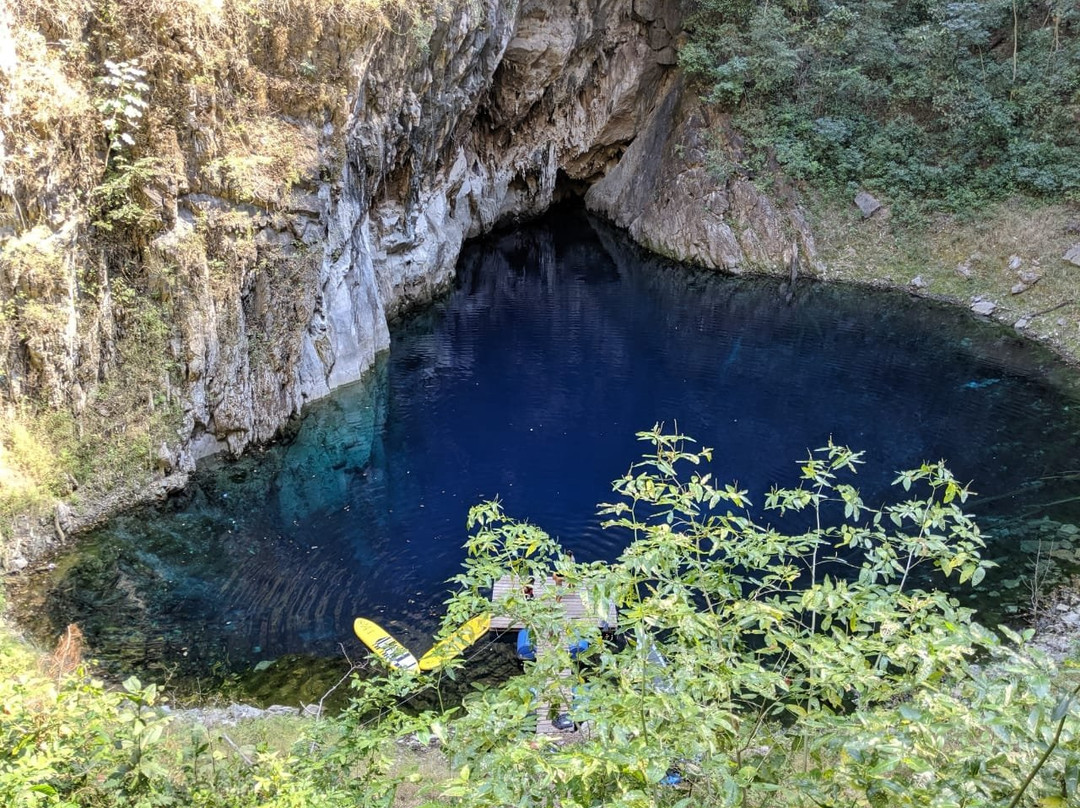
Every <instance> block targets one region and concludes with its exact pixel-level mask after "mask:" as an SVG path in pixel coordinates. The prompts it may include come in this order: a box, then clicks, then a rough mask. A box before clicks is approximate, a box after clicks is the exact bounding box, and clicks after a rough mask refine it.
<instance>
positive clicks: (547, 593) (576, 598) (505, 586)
mask: <svg viewBox="0 0 1080 808" xmlns="http://www.w3.org/2000/svg"><path fill="white" fill-rule="evenodd" d="M524 588H525V587H524V584H523V583H522V582H521V581H520V580H519V579H517V578H514V577H512V576H510V575H507V576H505V577H503V578H500V579H499V580H498V581H496V582H495V586H494V587H492V590H491V602H492V604H493V605H494V607H495V608H494V611H493V613H492V617H491V627H492V628H494V629H511V628H525V626H523V625H522V624H521V623H515V622H513V621H512V620H511V619H510V618H509V617H507V616H506V615H501V614H499V608H498V606H499V602H500V601H503V600H505V599H506V597H507V596H508V595H510V594H511V593H515V594H518V595H520V596H522V597H524V594H523V591H524ZM533 597H534V598H536V599H537V600H544V599H545V598H554V599H555V600H556V601H557V602H558V603H560V604H561V605H562V607H563V612H564V613H565V619H566V620H568V621H570V622H576V621H584V622H593V623H596V624H597V625H598V626H600V627H601V628H612V629H613V628H615V619H616V615H615V604H614V603H612V604H609V605H608V608H607V610H606V619H605V618H604V617H600V616H597V613H596V610H595V609H593V608H591V606H590V604H588V603H586V602H585V600H584V599H583V598H582V596H581V593H579V592H577V591H575V590H574V589H573V588H572V587H569V586H567V585H566V584H562V585H559V584H557V583H556V582H555V579H554V578H551V577H549V578H548V579H547V580H545V581H544V582H543V583H540V582H539V581H538V582H536V583H534V584H533ZM605 624H606V625H605Z"/></svg>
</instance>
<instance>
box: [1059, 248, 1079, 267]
mask: <svg viewBox="0 0 1080 808" xmlns="http://www.w3.org/2000/svg"><path fill="white" fill-rule="evenodd" d="M1061 257H1062V258H1064V259H1065V260H1066V261H1068V262H1069V263H1070V264H1074V265H1075V266H1078V267H1080V244H1074V245H1072V246H1071V247H1069V249H1068V250H1066V251H1065V254H1064V255H1063V256H1061Z"/></svg>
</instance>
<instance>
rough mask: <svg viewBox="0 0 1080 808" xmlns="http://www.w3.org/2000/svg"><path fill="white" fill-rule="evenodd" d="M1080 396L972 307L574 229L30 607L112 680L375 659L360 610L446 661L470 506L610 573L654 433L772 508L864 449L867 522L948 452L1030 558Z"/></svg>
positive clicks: (113, 530)
mask: <svg viewBox="0 0 1080 808" xmlns="http://www.w3.org/2000/svg"><path fill="white" fill-rule="evenodd" d="M1059 377H1060V378H1059ZM1064 378H1065V377H1064V376H1061V371H1060V369H1058V368H1057V366H1056V365H1055V363H1054V362H1053V360H1052V358H1051V357H1050V356H1049V355H1048V354H1047V352H1045V351H1043V350H1041V349H1038V348H1036V347H1034V346H1032V345H1029V344H1025V343H1022V342H1021V341H1020V340H1019V339H1018V338H1017V337H1016V336H1015V335H1014V334H1012V333H1011V332H1009V331H1007V330H1003V329H1001V328H998V327H993V326H988V325H986V324H984V323H979V322H976V321H974V320H973V319H972V318H971V317H969V316H968V315H967V314H966V313H965V312H961V311H957V310H954V309H950V308H943V307H938V306H934V305H932V304H928V303H927V302H925V301H915V300H912V299H910V298H909V297H907V296H906V295H903V294H896V293H872V292H869V291H867V290H863V289H849V288H844V287H839V286H818V285H809V284H808V285H799V286H798V287H797V288H796V289H795V290H794V293H793V294H789V290H786V289H784V288H783V287H782V286H781V284H780V283H779V282H777V281H775V280H738V279H732V278H724V277H720V276H718V275H715V274H710V273H705V272H699V271H695V270H690V269H687V268H684V267H678V266H673V265H670V264H668V263H666V262H664V261H661V260H659V259H656V258H652V257H646V256H643V255H642V254H641V253H640V252H639V251H638V250H636V249H635V248H633V247H631V246H630V245H628V244H627V242H626V241H625V240H624V239H623V238H622V236H620V235H618V234H616V233H614V232H613V231H611V230H609V229H608V228H606V227H602V226H599V225H592V224H590V222H589V221H588V220H587V219H586V218H585V217H584V215H582V214H580V213H576V212H566V211H563V212H558V213H556V214H554V215H552V216H550V217H548V218H546V219H545V220H543V221H541V222H539V223H536V224H534V225H531V226H527V227H523V228H521V229H519V230H517V231H514V232H510V233H504V234H502V235H498V236H495V237H492V238H489V239H486V240H484V241H482V242H478V243H476V244H473V245H471V246H469V247H467V248H466V250H465V251H464V253H463V255H462V258H461V262H460V267H459V278H458V282H457V285H456V288H455V290H454V291H453V292H452V293H451V294H449V295H448V296H447V297H446V298H445V299H443V300H440V301H439V302H438V303H437V304H435V305H434V306H431V307H429V308H428V309H426V310H425V311H423V312H422V313H420V314H417V315H415V316H413V317H411V318H410V319H409V320H408V321H407V322H405V323H402V324H400V325H399V326H398V327H397V328H396V330H395V332H394V334H393V347H392V349H391V351H390V355H389V357H387V358H384V359H383V360H382V361H381V362H380V363H379V364H378V366H377V367H376V368H375V369H374V370H373V371H372V372H371V373H370V374H369V376H368V378H366V379H365V380H364V381H363V382H361V383H359V384H356V385H352V386H350V387H348V388H345V389H342V390H339V391H337V392H336V393H335V394H334V395H333V396H332V397H330V398H329V399H327V400H325V401H321V402H318V403H317V404H315V405H313V406H312V407H311V408H310V409H309V410H308V411H307V412H306V413H305V416H304V419H303V421H302V422H301V423H300V425H299V427H298V428H297V429H295V431H294V433H293V434H291V435H290V436H288V437H287V438H283V439H282V441H281V443H280V445H277V446H274V447H271V448H268V449H266V450H264V451H258V452H254V453H252V454H251V455H249V456H247V457H245V458H243V459H241V460H240V461H238V462H236V463H225V462H223V461H220V460H212V461H209V462H207V463H206V464H205V466H204V467H203V468H201V470H200V473H199V474H198V475H197V478H196V480H195V481H194V482H193V483H192V484H191V486H190V487H189V488H188V489H187V490H186V491H184V492H182V493H181V494H179V495H177V496H175V497H173V498H172V499H171V500H170V501H169V502H168V503H166V504H165V505H163V506H162V507H160V508H156V509H140V510H138V511H135V512H132V513H129V514H125V515H123V516H120V517H118V518H116V519H114V520H113V521H112V522H111V523H110V525H109V526H108V527H106V528H105V529H103V530H100V531H98V532H96V533H95V534H94V535H93V536H91V537H90V538H88V539H87V540H86V541H85V542H83V543H82V545H81V546H80V548H79V549H78V550H77V551H76V552H75V553H74V554H72V555H68V556H66V557H64V558H61V559H59V560H58V562H57V566H56V568H55V569H53V570H52V571H48V572H40V573H38V574H36V575H35V576H33V577H32V578H31V579H30V582H29V585H28V587H27V588H26V589H25V591H23V592H22V593H21V594H20V595H19V597H18V599H19V601H20V603H19V606H20V609H21V611H22V613H23V615H24V616H25V617H26V620H27V622H28V623H30V624H31V625H33V626H34V627H35V628H36V629H37V630H38V631H39V632H40V634H41V635H42V636H50V635H52V634H55V633H57V632H58V631H59V630H60V629H61V628H62V627H63V626H64V625H66V624H67V623H68V622H72V621H75V622H78V623H79V624H80V625H81V626H82V627H83V630H84V632H85V633H86V636H87V638H88V640H89V642H90V644H91V648H92V650H93V652H94V653H95V654H97V655H98V656H99V657H100V658H101V659H102V660H103V661H104V662H105V663H106V664H111V665H112V666H114V667H115V668H117V669H120V668H125V669H130V668H134V669H140V670H144V671H145V670H150V671H157V672H158V674H160V672H161V671H163V670H175V671H177V672H178V673H180V674H188V673H200V672H202V673H205V671H207V670H209V669H217V670H218V671H225V670H239V669H244V668H247V667H250V666H253V665H255V664H256V663H258V662H260V661H262V660H271V659H275V658H277V657H279V656H281V655H283V654H307V655H315V656H325V657H334V656H339V655H340V647H339V644H341V643H343V644H344V647H345V648H346V650H348V652H349V653H350V654H354V655H360V654H361V650H360V648H359V644H358V642H357V641H356V640H355V639H354V638H353V636H352V632H351V623H352V620H353V618H354V617H355V616H357V615H364V616H368V617H371V618H374V619H375V620H377V621H379V622H380V623H382V624H383V625H385V626H386V627H387V628H388V629H389V630H390V631H391V632H393V633H395V634H396V635H397V636H399V637H400V638H401V639H402V640H403V641H405V642H406V644H407V645H409V646H410V647H411V648H412V649H413V650H414V651H415V652H422V651H423V650H425V649H426V648H427V647H428V644H429V642H430V637H431V634H432V632H433V631H434V630H435V629H436V627H437V623H438V618H439V615H440V612H441V605H442V602H443V600H444V598H445V596H446V593H445V586H444V584H443V582H444V581H445V580H446V579H447V578H449V577H450V576H451V575H453V574H455V573H456V572H457V571H458V568H459V564H460V562H461V559H462V556H463V553H462V550H461V545H462V543H463V541H464V539H465V530H464V524H465V516H466V512H467V510H468V508H469V507H470V506H471V505H473V504H475V503H477V502H479V501H481V500H483V499H486V498H491V497H496V496H497V497H500V498H501V499H502V500H503V502H504V505H505V507H506V510H507V511H508V513H510V514H511V515H513V516H516V517H519V518H523V519H528V520H529V521H532V522H534V523H536V524H539V525H540V526H541V527H543V528H545V529H546V530H547V531H548V532H550V533H552V534H553V535H555V536H558V537H559V538H560V539H561V540H562V542H563V543H564V544H565V545H566V546H567V547H569V548H570V549H572V550H573V551H574V552H575V554H576V556H577V558H578V559H579V560H591V559H595V558H604V559H609V558H613V557H614V556H615V555H616V554H617V553H618V551H619V549H620V542H621V539H620V537H619V536H617V535H614V534H609V533H607V532H605V531H602V530H601V529H600V527H599V520H598V518H597V517H596V516H595V513H596V505H597V503H598V502H600V501H604V500H607V499H609V498H610V490H611V489H610V483H611V480H613V479H614V478H615V477H617V476H619V475H620V474H621V473H623V472H624V471H625V470H626V469H627V468H628V466H629V464H630V463H631V462H632V461H633V460H634V459H636V458H637V457H638V455H639V454H640V452H641V450H642V446H641V445H640V444H639V443H638V442H637V441H636V440H635V438H634V433H635V432H636V431H638V430H642V429H647V428H649V427H650V426H652V424H653V423H654V422H657V421H663V422H665V423H667V424H668V425H670V426H674V425H676V424H677V426H678V429H679V430H680V431H681V432H683V433H684V434H688V435H691V436H694V437H696V438H697V439H698V440H699V441H700V442H702V443H704V444H705V445H709V446H713V447H714V448H715V449H716V450H717V451H716V455H715V457H716V462H715V465H714V472H715V473H716V475H717V476H718V477H719V478H720V479H721V480H725V479H737V480H738V482H739V483H740V484H741V485H742V486H743V487H746V488H748V489H749V490H750V491H751V492H752V493H753V494H756V498H757V501H760V500H761V499H762V496H763V492H764V491H766V490H767V489H768V487H769V486H770V485H771V484H773V483H785V482H792V481H793V480H794V475H795V471H796V461H798V460H800V459H802V458H804V457H805V455H806V452H807V450H808V449H809V448H814V447H817V446H820V445H822V444H823V443H824V442H825V441H826V440H827V439H828V438H829V436H833V437H834V438H835V439H836V440H837V442H841V443H846V444H848V445H850V446H852V447H854V448H858V449H863V450H865V451H866V453H867V459H868V461H869V462H868V464H867V466H865V467H864V468H863V470H862V471H861V472H860V474H859V478H858V482H859V483H860V484H861V487H862V490H863V493H864V496H865V498H866V499H867V500H868V501H871V502H873V501H880V500H881V498H882V497H884V496H886V495H887V491H886V489H887V488H888V483H889V482H890V480H891V478H892V476H893V472H895V471H896V470H898V469H902V468H908V467H912V466H916V465H918V464H919V463H920V462H921V461H922V460H924V459H938V458H941V457H944V458H946V459H948V460H949V462H950V465H951V467H952V469H953V471H954V472H955V473H956V475H957V476H958V477H960V478H961V479H965V480H972V481H973V483H974V488H975V489H976V490H977V491H979V492H980V493H981V494H983V495H984V497H986V498H988V499H989V498H990V497H993V496H997V495H1001V494H1005V493H1007V492H1014V491H1017V490H1023V491H1025V495H1024V496H1022V497H1002V498H999V499H995V500H994V501H993V502H992V503H990V504H988V507H986V508H985V509H983V513H984V514H985V515H986V518H987V519H988V521H989V523H990V524H997V525H998V526H999V527H1000V528H1001V530H1000V531H999V532H1000V533H1001V534H1002V535H1005V536H1007V537H1008V536H1012V537H1013V538H1012V544H1014V545H1016V544H1018V542H1019V539H1017V538H1016V537H1017V536H1024V537H1029V538H1030V536H1034V535H1036V533H1030V532H1028V533H1024V532H1021V533H1012V532H1010V531H1011V530H1014V528H1015V525H1016V524H1019V523H1020V522H1019V521H1018V516H1019V515H1021V514H1022V515H1023V516H1024V519H1025V520H1026V521H1024V522H1023V524H1024V525H1032V524H1033V522H1032V520H1035V519H1039V518H1043V517H1047V516H1049V517H1051V518H1052V519H1054V520H1058V521H1062V522H1070V523H1071V522H1073V521H1077V519H1076V518H1075V517H1076V512H1075V510H1072V509H1071V507H1072V506H1071V504H1069V503H1065V504H1063V505H1058V506H1054V508H1053V509H1050V510H1047V509H1045V508H1039V507H1038V506H1039V503H1045V502H1053V501H1055V500H1067V499H1069V498H1071V497H1074V496H1077V495H1078V494H1080V490H1078V486H1077V484H1076V482H1075V478H1073V479H1066V480H1064V481H1057V482H1053V483H1048V482H1047V481H1046V478H1048V477H1050V476H1052V475H1062V474H1064V473H1068V472H1076V470H1077V469H1078V468H1080V462H1078V461H1077V457H1078V446H1077V444H1078V435H1080V428H1078V427H1080V423H1078V420H1077V409H1076V402H1075V400H1074V399H1072V398H1070V397H1069V396H1067V395H1066V394H1064V393H1063V392H1062V390H1063V389H1064V388H1063V385H1064V384H1066V382H1065V381H1063V379H1064ZM999 519H1008V520H1011V521H995V520H999ZM1042 524H1043V532H1044V533H1047V530H1050V531H1056V530H1057V529H1058V527H1059V526H1058V525H1057V522H1054V523H1052V526H1051V528H1049V529H1047V528H1046V527H1045V526H1046V524H1050V523H1046V522H1044V523H1042ZM1006 525H1013V527H1006ZM1037 529H1038V528H1037V526H1035V527H1032V528H1031V530H1033V531H1037ZM1025 530H1026V528H1025ZM1048 535H1049V534H1048ZM1054 535H1055V536H1056V535H1057V534H1056V533H1054ZM995 552H1002V551H999V550H995Z"/></svg>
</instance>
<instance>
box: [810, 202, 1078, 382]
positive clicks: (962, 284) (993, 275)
mask: <svg viewBox="0 0 1080 808" xmlns="http://www.w3.org/2000/svg"><path fill="white" fill-rule="evenodd" d="M810 208H811V212H812V216H813V225H814V232H815V234H816V236H817V239H818V247H819V251H820V256H821V259H822V260H823V262H824V264H825V270H824V272H823V274H822V277H823V278H824V279H826V280H841V281H851V282H855V283H864V284H869V285H872V286H889V287H900V288H905V287H907V288H910V289H912V291H913V292H916V293H917V294H920V295H923V296H926V297H932V298H935V299H940V300H946V301H949V302H952V303H957V304H959V305H961V306H965V307H967V306H970V305H971V303H972V301H973V300H974V299H975V298H976V297H980V296H981V297H983V298H984V299H986V300H990V301H992V302H994V303H996V304H997V308H996V309H995V311H994V314H993V316H994V318H995V319H997V320H999V321H1000V322H1003V323H1006V324H1008V325H1013V324H1016V323H1018V322H1019V323H1020V325H1019V326H1018V328H1019V330H1020V331H1021V332H1022V333H1024V334H1025V335H1027V336H1030V337H1032V338H1034V339H1037V340H1039V341H1041V342H1044V343H1047V344H1049V345H1051V346H1053V347H1054V348H1055V349H1057V350H1058V351H1059V352H1061V353H1062V354H1063V355H1064V356H1065V358H1066V359H1068V360H1069V361H1071V362H1073V363H1077V362H1080V286H1078V284H1077V278H1078V277H1080V275H1078V273H1080V268H1077V267H1075V266H1072V265H1071V264H1069V263H1067V262H1066V261H1064V260H1062V256H1063V255H1064V254H1065V251H1066V250H1067V249H1068V248H1069V247H1070V246H1071V245H1072V244H1075V243H1076V242H1077V241H1080V235H1077V234H1076V233H1073V232H1071V231H1072V230H1073V229H1074V228H1075V225H1076V220H1077V218H1078V215H1080V214H1078V211H1077V209H1076V207H1075V206H1070V205H1062V204H1050V203H1045V202H1038V201H1033V200H1030V199H1026V198H1022V197H1017V198H1012V199H1008V200H1005V201H1002V202H998V203H994V204H991V205H988V206H987V207H985V208H983V209H980V210H978V211H975V212H970V213H968V214H966V215H963V216H961V215H958V214H935V215H932V216H927V217H924V218H920V219H914V220H900V219H898V218H896V217H890V216H889V214H888V211H886V210H882V211H879V212H878V213H876V214H875V215H874V216H873V217H871V218H870V219H863V217H862V215H861V214H860V213H859V211H858V209H856V208H855V207H854V205H851V204H850V203H849V201H847V200H840V199H837V198H836V197H831V196H825V195H817V196H815V197H813V198H812V199H811V201H810ZM1026 273H1031V275H1027V274H1026ZM1034 275H1037V276H1038V278H1037V280H1035V281H1034V282H1031V283H1024V282H1023V279H1024V278H1025V277H1027V278H1031V277H1032V276H1034ZM916 278H921V282H920V284H919V288H916V286H914V285H913V284H912V281H914V280H915V279H916ZM1022 283H1023V285H1024V286H1025V287H1026V288H1024V289H1023V290H1022V291H1017V292H1015V293H1014V289H1016V288H1017V287H1018V284H1022Z"/></svg>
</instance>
